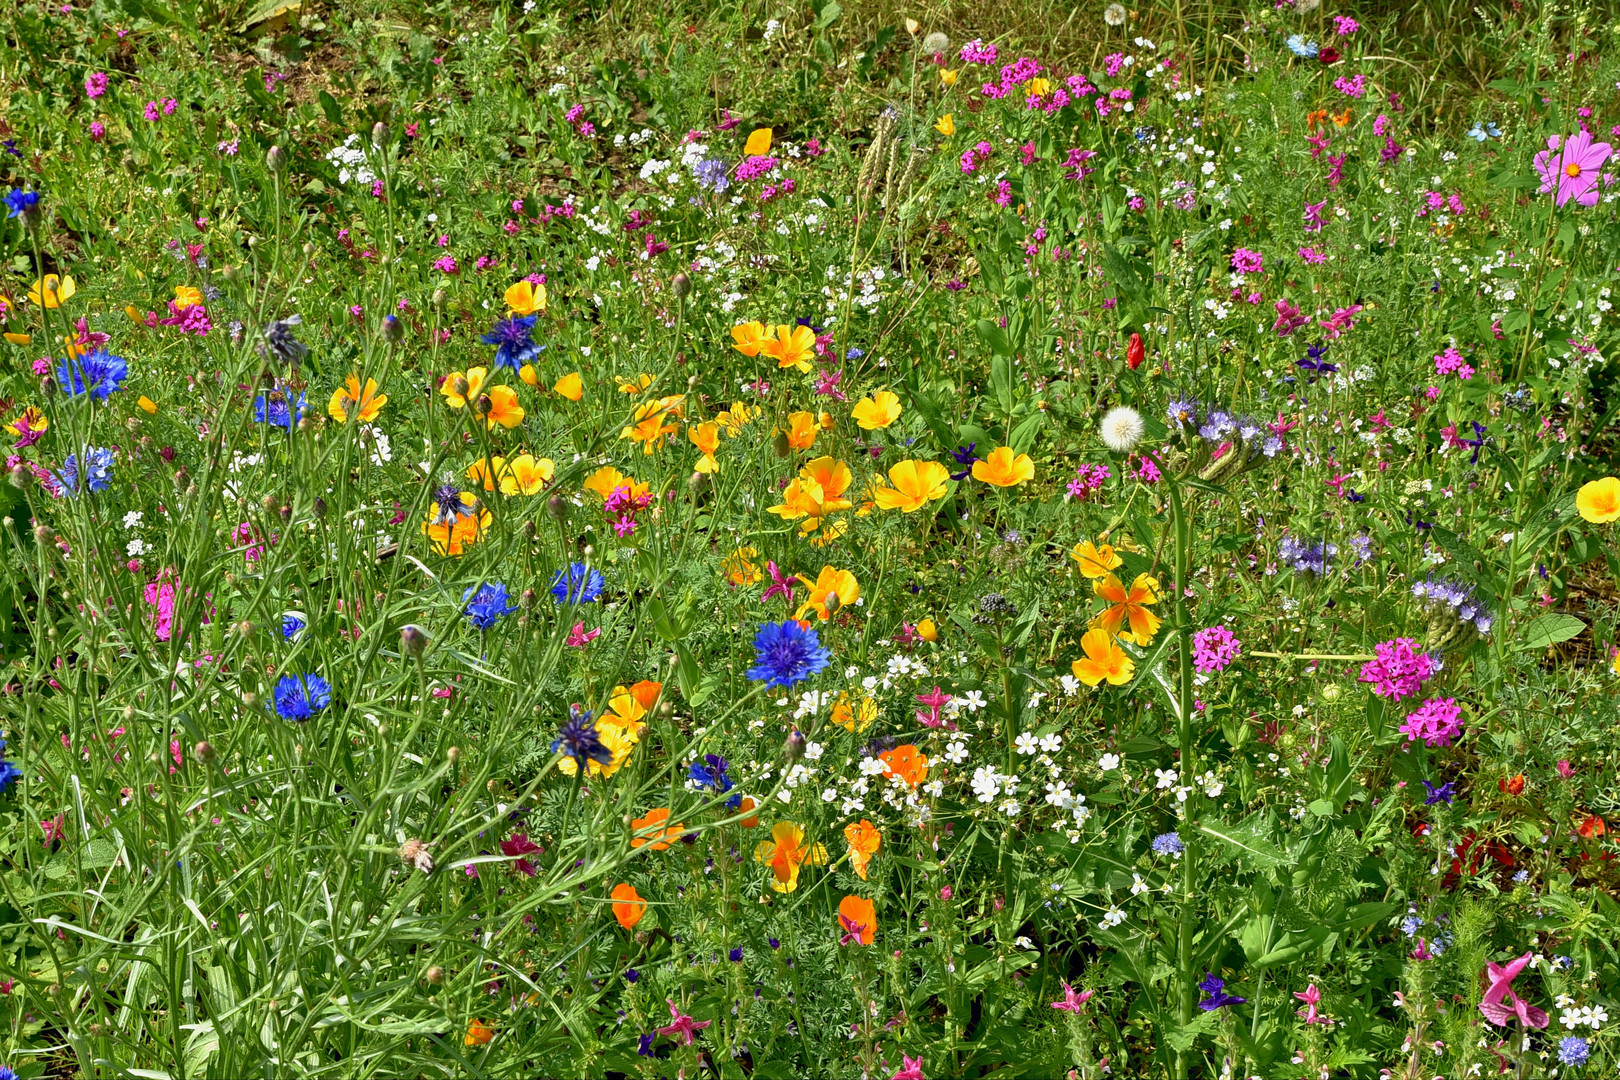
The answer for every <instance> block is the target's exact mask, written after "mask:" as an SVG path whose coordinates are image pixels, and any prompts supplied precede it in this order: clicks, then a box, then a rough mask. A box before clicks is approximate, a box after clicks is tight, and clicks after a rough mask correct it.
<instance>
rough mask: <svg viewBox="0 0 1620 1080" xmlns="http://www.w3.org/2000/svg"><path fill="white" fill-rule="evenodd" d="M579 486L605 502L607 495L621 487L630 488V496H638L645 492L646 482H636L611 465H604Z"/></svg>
mask: <svg viewBox="0 0 1620 1080" xmlns="http://www.w3.org/2000/svg"><path fill="white" fill-rule="evenodd" d="M580 487H581V488H582V489H583V490H585V491H589V492H591V493H592V494H594V495H596V496H598V497H599V498H600V499H601V500H602V501H603V502H606V501H607V499H608V496H609V495H612V494H613V493H614V492H615V491H617V490H618V489H619V488H622V487H627V488H629V489H630V495H631V497H632V498H640V497H641V496H643V495H645V494H647V485H646V484H638V483H637V482H636V481H635V480H634V479H632V478H631V477H629V476H626V475H625V474H624V473H622V472H620V471H619V470H618V469H615V468H614V467H613V466H611V465H604V466H602V467H601V468H600V469H597V470H596V471H595V472H593V473H591V475H590V476H588V477H586V479H585V482H584V483H583V484H581V485H580Z"/></svg>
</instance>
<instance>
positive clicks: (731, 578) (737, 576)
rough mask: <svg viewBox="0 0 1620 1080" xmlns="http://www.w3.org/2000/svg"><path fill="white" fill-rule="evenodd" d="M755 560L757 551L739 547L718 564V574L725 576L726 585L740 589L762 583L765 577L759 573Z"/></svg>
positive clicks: (751, 548) (757, 555)
mask: <svg viewBox="0 0 1620 1080" xmlns="http://www.w3.org/2000/svg"><path fill="white" fill-rule="evenodd" d="M757 558H759V549H758V548H754V547H740V548H738V549H737V550H736V551H733V552H732V553H731V554H730V555H727V556H726V557H725V560H724V561H723V562H721V564H720V572H721V573H723V574H725V575H726V584H727V585H730V586H732V587H733V588H742V587H743V586H746V585H757V584H759V582H761V581H763V580H764V579H765V575H764V574H762V573H760V570H759V566H758V565H756V564H755V562H754V560H755V559H757Z"/></svg>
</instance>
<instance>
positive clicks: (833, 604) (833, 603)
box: [824, 592, 844, 615]
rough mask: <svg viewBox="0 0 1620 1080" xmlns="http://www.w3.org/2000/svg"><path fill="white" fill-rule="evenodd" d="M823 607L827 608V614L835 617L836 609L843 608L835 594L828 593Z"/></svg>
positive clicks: (842, 603)
mask: <svg viewBox="0 0 1620 1080" xmlns="http://www.w3.org/2000/svg"><path fill="white" fill-rule="evenodd" d="M824 605H825V607H826V608H827V614H829V615H836V614H838V609H839V608H841V607H843V606H844V602H843V601H842V600H840V599H838V594H837V593H835V592H830V593H828V594H827V599H826V601H825V602H824Z"/></svg>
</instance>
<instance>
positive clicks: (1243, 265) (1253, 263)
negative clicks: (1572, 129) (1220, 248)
mask: <svg viewBox="0 0 1620 1080" xmlns="http://www.w3.org/2000/svg"><path fill="white" fill-rule="evenodd" d="M1265 268H1266V257H1265V256H1264V255H1262V254H1260V253H1259V252H1258V251H1250V250H1249V249H1248V248H1238V249H1237V250H1236V251H1234V252H1232V269H1233V270H1235V271H1237V272H1238V273H1240V274H1258V273H1260V272H1261V271H1263V270H1264V269H1265Z"/></svg>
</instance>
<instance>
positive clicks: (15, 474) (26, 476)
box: [11, 465, 34, 488]
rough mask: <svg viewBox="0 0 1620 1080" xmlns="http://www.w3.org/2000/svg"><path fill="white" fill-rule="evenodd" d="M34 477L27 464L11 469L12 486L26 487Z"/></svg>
mask: <svg viewBox="0 0 1620 1080" xmlns="http://www.w3.org/2000/svg"><path fill="white" fill-rule="evenodd" d="M33 478H34V474H33V473H31V472H29V471H28V468H27V466H25V465H18V466H17V467H16V468H15V469H12V470H11V486H12V487H14V488H26V487H27V486H28V482H29V481H30V480H32V479H33Z"/></svg>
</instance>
